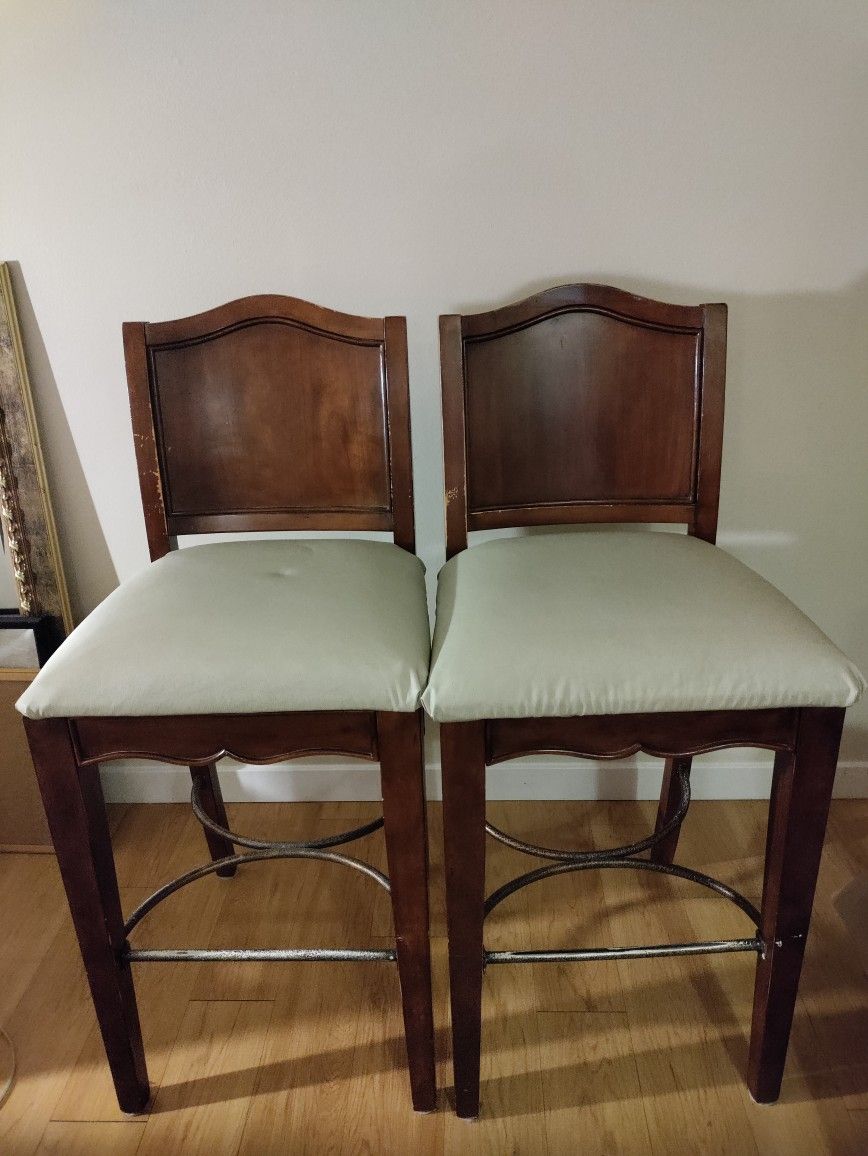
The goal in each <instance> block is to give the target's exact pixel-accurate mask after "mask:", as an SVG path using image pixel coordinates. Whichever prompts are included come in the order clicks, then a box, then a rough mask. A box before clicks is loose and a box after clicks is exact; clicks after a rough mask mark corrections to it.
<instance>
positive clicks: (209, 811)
mask: <svg viewBox="0 0 868 1156" xmlns="http://www.w3.org/2000/svg"><path fill="white" fill-rule="evenodd" d="M190 777H191V778H192V779H193V782H194V783H196V784H197V786H198V787H199V799H200V801H201V803H202V810H203V811H204V812H205V814H206V815H207V816H208V818H209V819H212V820H213V821H214V822H215V823H219V824H220V826H221V827H228V826H229V819H228V818H227V815H226V806H225V804H224V802H223V792H222V791H221V790H220V780H219V778H218V777H217V764H216V763H208V764H207V765H206V766H204V767H190ZM204 830H205V839H206V840H207V842H208V850H209V852H210V854H211V861H212V862H216V860H217V859H225V858H226V856H227V855H234V854H235V847H234V846H233V844H232V843H231V842H230V841H229V839H224V837H223V836H222V835H218V834H217V833H216V832H215V831H209V830H208V828H207V827H205V828H204ZM236 870H237V864H235V863H233V864H231V866H228V867H221V868H219V870H217V871H216V872H215V874H216V875H220V876H222V877H223V878H224V879H225V878H228V877H229V876H230V875H234V874H235V872H236Z"/></svg>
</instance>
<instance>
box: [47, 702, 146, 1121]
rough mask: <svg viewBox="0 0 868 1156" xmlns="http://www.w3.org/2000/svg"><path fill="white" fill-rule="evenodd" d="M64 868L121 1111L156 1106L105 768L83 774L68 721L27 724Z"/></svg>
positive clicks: (62, 872) (50, 821)
mask: <svg viewBox="0 0 868 1156" xmlns="http://www.w3.org/2000/svg"><path fill="white" fill-rule="evenodd" d="M25 728H26V731H27V738H28V742H29V744H30V751H31V754H32V756H33V764H34V767H35V768H36V776H37V779H38V781H39V788H40V791H41V792H42V801H43V804H44V806H45V814H46V817H47V819H48V826H49V829H50V831H51V837H52V840H53V842H54V849H55V851H56V853H57V863H58V866H59V868H60V873H61V876H62V878H63V885H64V887H65V889H66V895H67V899H68V900H69V908H70V912H71V914H72V920H73V924H74V926H75V933H76V935H77V937H78V943H79V947H80V949H81V956H82V959H83V961H84V966H85V971H86V973H87V979H88V983H89V985H90V991H91V996H92V997H93V1004H94V1009H95V1010H96V1015H97V1020H98V1021H99V1027H100V1032H101V1033H102V1038H103V1043H104V1044H105V1050H106V1055H107V1057H108V1062H109V1066H110V1068H111V1073H112V1079H113V1081H114V1086H115V1091H116V1093H117V1098H118V1104H119V1105H120V1107H121V1109H122V1111H124V1112H131V1113H138V1112H141V1111H143V1110H144V1109H145V1108H146V1107H147V1104H148V1100H149V1099H150V1089H149V1087H148V1074H147V1069H146V1067H145V1056H144V1049H143V1047H142V1032H141V1027H140V1025H139V1015H138V1009H137V1007H136V996H135V991H134V988H133V979H132V974H131V971H130V965H129V963H127V962H126V961H125V960H124V959H123V952H124V950H125V947H126V937H125V935H124V925H123V915H122V912H121V902H120V895H119V893H118V882H117V876H116V874H115V865H114V855H113V854H112V847H111V839H110V836H109V828H108V822H107V820H106V811H105V802H104V800H103V795H102V788H101V785H100V778H99V768H98V767H96V766H87V767H80V766H79V765H78V763H77V761H76V757H75V750H74V748H73V745H72V741H71V737H70V731H69V724H68V722H67V720H66V719H41V720H32V719H25Z"/></svg>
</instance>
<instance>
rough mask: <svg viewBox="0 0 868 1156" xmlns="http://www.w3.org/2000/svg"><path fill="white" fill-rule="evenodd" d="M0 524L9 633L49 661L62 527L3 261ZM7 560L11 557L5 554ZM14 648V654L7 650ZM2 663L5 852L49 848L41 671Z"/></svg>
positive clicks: (59, 631) (0, 617)
mask: <svg viewBox="0 0 868 1156" xmlns="http://www.w3.org/2000/svg"><path fill="white" fill-rule="evenodd" d="M0 529H2V547H3V549H4V551H5V552H6V554H7V555H8V562H9V564H10V565H9V569H10V570H11V571H12V575H13V581H14V587H15V590H16V592H17V596H18V606H17V608H14V607H8V606H4V607H3V608H2V613H0V626H2V627H3V630H2V632H0V641H2V634H5V633H6V632H7V631H11V632H13V633H14V632H20V631H26V630H32V631H33V636H32V637H33V642H34V659H35V658H36V657H37V656H38V660H39V662H40V663H41V662H44V661H45V659H46V658H47V657H48V655H50V653H51V652H52V651H53V650H54V649H55V648H56V647H57V646H58V645H59V643H60V642H61V641H62V640H63V638H64V637H65V636H66V635H67V634H68V633H69V632H70V631H71V630H72V627H73V621H72V612H71V610H70V605H69V594H68V592H67V587H66V580H65V578H64V574H63V563H62V561H61V557H60V549H59V546H58V541H57V529H56V527H55V524H54V515H53V513H52V509H51V502H50V500H49V496H48V484H47V481H46V476H45V464H44V462H43V459H42V449H41V447H40V443H39V431H38V429H37V426H36V418H35V415H34V412H33V398H32V396H31V393H30V381H29V379H28V376H27V364H26V362H25V360H24V347H23V345H22V342H21V330H20V328H19V325H18V316H17V313H16V309H15V298H14V296H13V293H12V280H11V277H10V275H9V267H8V265H5V264H0ZM2 561H3V564H4V565H5V564H6V561H7V559H3V560H2ZM7 653H8V652H7ZM33 665H34V662H33V661H32V660H29V661H28V662H27V668H26V669H25V668H24V667H20V668H19V667H17V666H12V665H9V660H8V658H7V660H6V662H0V852H3V851H17V852H22V851H27V852H34V851H39V852H50V851H51V849H52V847H51V838H50V836H49V833H48V825H47V823H46V821H45V813H44V811H43V809H42V803H41V801H40V798H39V789H38V787H37V785H36V776H35V774H34V773H33V763H32V761H31V759H30V751H29V750H28V747H27V739H26V736H25V734H24V727H23V725H22V722H21V717H20V716H19V714H18V712H17V711H16V710H15V701H16V699H17V698H18V697H19V695H20V694H21V693H22V691H24V690H25V688H26V687H27V685H28V684H29V682H30V681H31V680H32V679H33V677H34V676H35V675H36V673H37V671H36V670H35V669H30V667H32V666H33Z"/></svg>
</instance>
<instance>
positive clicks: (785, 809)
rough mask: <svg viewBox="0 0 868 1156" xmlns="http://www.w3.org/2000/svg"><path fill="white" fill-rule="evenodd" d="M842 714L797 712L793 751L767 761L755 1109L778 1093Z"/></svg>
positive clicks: (753, 1054)
mask: <svg viewBox="0 0 868 1156" xmlns="http://www.w3.org/2000/svg"><path fill="white" fill-rule="evenodd" d="M843 722H844V711H843V710H839V709H837V708H814V707H812V708H805V709H803V710H801V711H799V725H798V732H797V736H796V744H795V750H794V751H793V752H788V751H783V752H780V753H779V754H778V755H777V756H776V757H775V770H774V780H773V783H772V794H771V801H770V804H769V823H768V837H767V842H766V864H765V880H764V883H763V899H762V927H761V929H760V930H761V934H762V938H763V941H764V943H765V945H766V948H765V951H764V953H763V955H762V957H761V958H760V960H759V963H758V964H757V972H756V984H755V987H754V1006H753V1022H752V1027H751V1038H750V1055H749V1060H748V1087H749V1088H750V1093H751V1095H752V1096H753V1098H754V1100H756V1101H757V1102H758V1103H760V1104H769V1103H772V1102H774V1101H775V1100H776V1099H777V1098H778V1096H779V1095H780V1090H781V1081H782V1079H783V1074H784V1064H785V1062H786V1056H787V1046H788V1043H789V1038H790V1028H791V1026H792V1022H793V1012H794V1009H795V1004H796V995H797V993H798V987H799V977H800V975H801V970H802V960H803V958H804V954H805V943H806V940H807V935H808V928H809V924H810V920H811V908H812V906H813V902H814V890H815V887H816V883H817V873H818V871H819V867H820V857H821V854H822V850H823V838H824V835H825V831H826V819H827V817H828V813H829V803H830V801H831V797H832V785H833V782H834V779H835V767H836V764H837V760H838V746H839V744H840V741H841V728H842V726H843Z"/></svg>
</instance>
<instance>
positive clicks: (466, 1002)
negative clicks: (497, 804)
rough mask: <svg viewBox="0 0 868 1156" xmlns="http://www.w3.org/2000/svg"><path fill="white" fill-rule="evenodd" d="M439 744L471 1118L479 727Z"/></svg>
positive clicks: (480, 837)
mask: <svg viewBox="0 0 868 1156" xmlns="http://www.w3.org/2000/svg"><path fill="white" fill-rule="evenodd" d="M440 739H441V746H442V751H443V756H442V764H443V838H444V846H445V858H446V911H447V921H448V926H449V983H450V994H451V1003H452V1063H453V1068H454V1072H455V1110H456V1112H457V1114H458V1115H459V1116H460V1117H462V1118H463V1119H473V1118H474V1117H476V1116H478V1115H479V1063H480V1047H481V1035H482V968H483V943H482V924H483V919H484V903H485V731H484V724H483V723H481V722H467V723H444V724H443V726H442V727H441V728H440Z"/></svg>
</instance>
